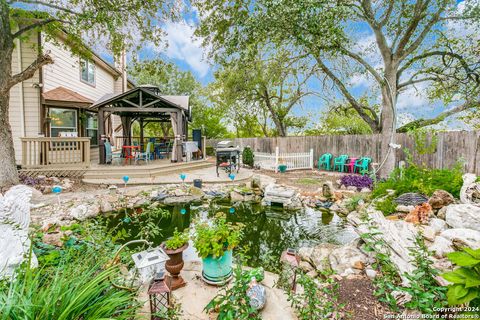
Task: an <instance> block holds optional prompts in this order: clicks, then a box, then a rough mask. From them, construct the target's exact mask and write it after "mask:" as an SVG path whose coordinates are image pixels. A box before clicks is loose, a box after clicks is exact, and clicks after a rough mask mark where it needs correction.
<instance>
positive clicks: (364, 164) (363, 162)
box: [353, 157, 372, 176]
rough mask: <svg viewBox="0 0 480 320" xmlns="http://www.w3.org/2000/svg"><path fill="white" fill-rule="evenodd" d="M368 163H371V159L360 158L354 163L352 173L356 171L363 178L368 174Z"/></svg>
mask: <svg viewBox="0 0 480 320" xmlns="http://www.w3.org/2000/svg"><path fill="white" fill-rule="evenodd" d="M370 162H372V159H371V158H367V157H362V158H360V159H358V160H357V162H355V166H354V168H353V171H354V172H357V171H358V173H361V174H362V176H364V175H365V174H366V173H368V167H369V166H370Z"/></svg>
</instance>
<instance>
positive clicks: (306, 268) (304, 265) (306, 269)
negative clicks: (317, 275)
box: [298, 260, 315, 273]
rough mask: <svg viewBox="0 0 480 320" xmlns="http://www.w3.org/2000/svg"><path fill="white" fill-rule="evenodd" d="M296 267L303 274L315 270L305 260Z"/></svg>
mask: <svg viewBox="0 0 480 320" xmlns="http://www.w3.org/2000/svg"><path fill="white" fill-rule="evenodd" d="M298 267H299V268H300V269H301V270H302V271H303V272H305V273H307V272H309V271H313V270H315V268H314V267H313V266H312V265H311V264H310V263H309V262H307V261H305V260H302V261H300V264H299V265H298Z"/></svg>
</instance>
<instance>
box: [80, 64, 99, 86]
mask: <svg viewBox="0 0 480 320" xmlns="http://www.w3.org/2000/svg"><path fill="white" fill-rule="evenodd" d="M82 64H85V67H86V68H87V80H85V79H83V72H82V69H83V67H82ZM91 65H93V81H92V82H90V81H89V79H88V78H89V70H90V66H91ZM96 73H97V68H96V65H95V62H93V61H92V60H88V59H84V58H80V81H81V82H83V83H86V84H88V85H90V86H93V87H95V85H96V81H97V74H96Z"/></svg>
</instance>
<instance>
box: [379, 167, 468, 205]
mask: <svg viewBox="0 0 480 320" xmlns="http://www.w3.org/2000/svg"><path fill="white" fill-rule="evenodd" d="M462 175H463V171H462V165H461V164H460V163H458V164H457V165H455V167H454V168H453V169H429V168H424V167H419V166H416V165H414V164H410V166H409V167H407V168H403V169H400V168H397V169H395V170H394V171H393V172H392V174H391V175H390V177H389V178H388V179H387V180H385V181H383V182H379V183H377V184H376V185H375V188H374V190H373V193H372V196H373V197H380V196H384V195H386V194H387V190H388V189H393V190H395V195H396V196H398V195H401V194H403V193H407V192H419V193H422V194H425V195H427V196H430V195H432V193H433V192H434V191H435V190H438V189H441V190H445V191H448V192H450V193H451V194H452V195H453V196H454V197H456V198H458V197H459V196H460V188H461V187H462V184H463V179H462Z"/></svg>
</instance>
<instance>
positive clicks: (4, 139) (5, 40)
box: [0, 0, 18, 187]
mask: <svg viewBox="0 0 480 320" xmlns="http://www.w3.org/2000/svg"><path fill="white" fill-rule="evenodd" d="M12 53H13V39H12V36H11V30H10V20H9V8H8V5H7V4H6V2H5V1H3V0H0V168H1V169H0V187H6V186H10V185H13V184H16V183H18V173H17V166H16V163H15V150H14V149H13V137H12V129H11V127H10V123H9V116H8V108H9V103H10V88H9V87H8V83H9V81H10V79H11V77H12Z"/></svg>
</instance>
